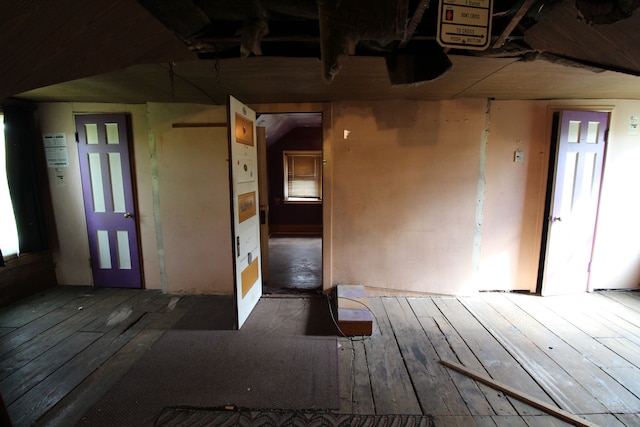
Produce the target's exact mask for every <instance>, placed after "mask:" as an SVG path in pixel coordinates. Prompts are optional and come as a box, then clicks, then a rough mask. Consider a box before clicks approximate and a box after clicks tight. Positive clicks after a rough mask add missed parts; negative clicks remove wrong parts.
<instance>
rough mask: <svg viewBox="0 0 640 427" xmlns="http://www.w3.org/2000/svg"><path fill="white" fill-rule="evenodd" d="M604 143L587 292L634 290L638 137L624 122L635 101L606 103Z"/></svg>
mask: <svg viewBox="0 0 640 427" xmlns="http://www.w3.org/2000/svg"><path fill="white" fill-rule="evenodd" d="M611 103H612V104H613V105H615V106H614V109H613V112H612V116H611V126H610V132H609V143H608V148H607V153H606V158H605V167H604V177H603V180H602V191H601V194H600V208H599V211H598V226H597V228H596V238H595V247H594V251H593V259H592V263H591V277H590V283H589V286H590V288H591V289H609V288H637V287H640V221H639V220H638V219H639V218H640V193H639V192H638V189H637V186H638V183H640V166H639V165H640V134H636V135H630V134H629V133H630V132H629V119H630V117H631V116H640V101H621V100H618V101H612V102H611Z"/></svg>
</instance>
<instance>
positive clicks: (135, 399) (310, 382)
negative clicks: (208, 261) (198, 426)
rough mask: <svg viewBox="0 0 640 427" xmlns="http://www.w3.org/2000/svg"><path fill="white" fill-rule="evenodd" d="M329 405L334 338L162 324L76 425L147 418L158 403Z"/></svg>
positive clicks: (147, 421) (333, 394) (334, 394)
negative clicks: (164, 329)
mask: <svg viewBox="0 0 640 427" xmlns="http://www.w3.org/2000/svg"><path fill="white" fill-rule="evenodd" d="M226 405H234V406H236V407H249V408H277V409H288V410H325V409H337V408H338V407H339V400H338V364H337V340H336V337H328V336H324V337H323V336H301V335H293V336H282V335H278V334H273V333H272V334H265V333H255V332H254V333H252V332H249V331H244V330H243V331H192V330H170V331H167V332H166V333H165V334H164V335H163V336H162V337H161V338H160V339H158V341H156V343H154V344H153V346H152V347H151V349H150V350H149V351H147V353H145V354H144V355H143V356H142V357H141V358H140V359H139V360H138V361H137V362H136V363H135V364H134V365H133V367H132V368H131V369H130V370H129V371H128V372H127V374H125V375H124V376H123V377H122V378H121V379H120V380H119V381H118V382H117V383H116V384H115V385H114V386H113V387H112V388H111V389H110V390H109V391H108V392H107V393H106V395H105V396H104V397H103V398H102V399H101V400H100V401H98V402H97V403H96V405H94V406H93V407H92V409H90V410H89V411H88V412H87V413H86V414H85V415H84V417H83V418H82V419H81V420H80V422H79V425H92V426H103V425H104V426H114V425H117V426H122V427H124V426H145V425H153V423H154V421H155V419H156V418H157V416H158V414H159V413H160V412H161V411H162V409H163V408H165V407H173V406H189V407H224V406H226Z"/></svg>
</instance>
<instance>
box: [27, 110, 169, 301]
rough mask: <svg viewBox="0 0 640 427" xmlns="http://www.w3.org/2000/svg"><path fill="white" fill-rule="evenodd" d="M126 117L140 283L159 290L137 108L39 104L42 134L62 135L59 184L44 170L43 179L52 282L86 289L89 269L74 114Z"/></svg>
mask: <svg viewBox="0 0 640 427" xmlns="http://www.w3.org/2000/svg"><path fill="white" fill-rule="evenodd" d="M100 113H105V114H107V113H128V114H129V115H130V118H131V128H132V129H131V133H132V136H133V138H132V139H133V141H132V143H133V156H134V157H133V161H134V163H135V174H134V176H135V186H136V188H137V195H138V199H137V202H138V206H137V211H136V215H137V217H138V221H139V224H140V243H141V256H142V264H143V274H144V280H145V283H146V287H147V288H152V289H153V288H159V287H160V281H159V270H158V261H157V255H156V252H155V248H156V242H155V232H154V218H153V212H152V200H151V185H150V180H151V174H150V173H149V168H150V160H149V150H148V147H147V116H146V106H145V105H142V104H95V103H70V102H61V103H43V104H39V105H38V110H37V115H38V121H39V125H40V130H41V132H42V133H59V132H62V133H64V134H65V135H66V139H67V151H68V154H69V167H67V168H63V177H64V178H63V179H62V180H61V181H60V180H59V179H58V178H57V177H56V173H55V169H53V168H48V169H47V173H48V180H49V187H50V192H51V201H52V205H53V216H54V223H55V230H53V233H52V234H53V235H54V238H53V239H54V241H53V242H51V247H52V255H53V260H54V264H55V271H56V277H57V280H58V283H59V284H61V285H85V286H87V285H92V284H93V278H92V276H91V267H90V265H89V243H88V237H87V227H86V221H85V212H84V206H83V201H82V183H81V180H80V166H79V159H78V147H77V144H76V142H75V120H74V115H75V114H100Z"/></svg>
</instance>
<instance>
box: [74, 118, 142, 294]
mask: <svg viewBox="0 0 640 427" xmlns="http://www.w3.org/2000/svg"><path fill="white" fill-rule="evenodd" d="M76 130H77V132H78V156H79V158H80V174H81V177H82V192H83V196H84V210H85V214H86V219H87V232H88V234H89V253H90V255H91V270H92V272H93V283H94V285H95V286H101V287H111V288H140V287H141V283H142V280H141V277H140V261H139V250H138V235H137V226H136V223H137V219H136V212H135V209H134V207H135V205H134V203H133V201H134V196H133V185H132V181H131V163H130V161H129V133H128V127H127V116H126V115H124V114H101V115H77V116H76Z"/></svg>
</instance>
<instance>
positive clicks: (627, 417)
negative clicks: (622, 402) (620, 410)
mask: <svg viewBox="0 0 640 427" xmlns="http://www.w3.org/2000/svg"><path fill="white" fill-rule="evenodd" d="M615 417H616V418H617V419H618V420H619V421H620V422H621V423H622V424H623V425H625V426H628V427H639V426H640V414H615Z"/></svg>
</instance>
